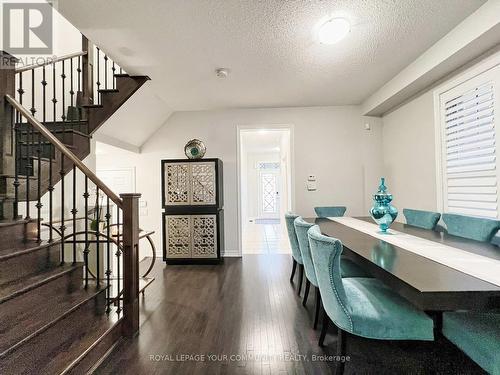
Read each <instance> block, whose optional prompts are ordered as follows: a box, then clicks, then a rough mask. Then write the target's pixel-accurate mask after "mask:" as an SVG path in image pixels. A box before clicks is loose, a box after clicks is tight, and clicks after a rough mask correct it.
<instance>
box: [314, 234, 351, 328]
mask: <svg viewBox="0 0 500 375" xmlns="http://www.w3.org/2000/svg"><path fill="white" fill-rule="evenodd" d="M307 234H308V236H309V245H310V247H311V255H312V259H313V264H314V269H315V271H316V278H317V280H318V287H319V291H320V293H321V301H322V302H323V307H324V309H325V311H326V312H327V314H328V316H329V317H330V319H331V320H332V321H333V322H334V323H335V325H336V326H337V327H340V328H342V329H343V330H345V331H348V332H352V331H353V327H352V320H351V317H350V314H349V313H350V308H349V304H348V301H347V297H346V294H345V290H344V284H343V283H342V276H341V273H340V256H341V254H342V243H341V242H340V241H339V240H337V239H335V238H332V237H327V236H324V235H322V234H321V231H320V230H319V227H318V226H317V225H314V226H313V227H311V228H310V229H309V231H308V232H307Z"/></svg>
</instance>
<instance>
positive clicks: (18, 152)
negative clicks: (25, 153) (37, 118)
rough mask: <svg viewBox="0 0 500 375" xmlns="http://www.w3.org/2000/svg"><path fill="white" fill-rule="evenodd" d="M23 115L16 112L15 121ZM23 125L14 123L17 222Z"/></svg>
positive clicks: (15, 209)
mask: <svg viewBox="0 0 500 375" xmlns="http://www.w3.org/2000/svg"><path fill="white" fill-rule="evenodd" d="M20 116H21V115H20V114H19V113H18V112H17V110H16V111H15V119H14V120H15V121H16V119H18V118H19V117H20ZM20 126H21V125H20V124H19V122H18V121H16V123H14V136H15V145H16V148H15V150H14V152H15V155H14V156H15V161H14V207H13V211H14V214H13V216H14V217H13V219H14V220H16V219H17V217H18V216H19V185H20V183H19V163H20V160H21V146H20V139H19V127H20Z"/></svg>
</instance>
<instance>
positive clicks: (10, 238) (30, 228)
mask: <svg viewBox="0 0 500 375" xmlns="http://www.w3.org/2000/svg"><path fill="white" fill-rule="evenodd" d="M0 238H1V239H2V240H1V241H0V250H6V249H12V248H16V247H19V246H20V245H22V244H23V243H24V239H25V238H26V239H27V240H35V239H36V223H34V222H33V223H27V224H26V223H19V224H14V225H10V226H8V227H0Z"/></svg>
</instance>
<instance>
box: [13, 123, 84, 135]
mask: <svg viewBox="0 0 500 375" xmlns="http://www.w3.org/2000/svg"><path fill="white" fill-rule="evenodd" d="M45 126H46V127H47V129H49V130H50V131H51V132H53V131H61V130H63V129H66V130H67V129H74V130H78V131H81V132H82V133H85V131H84V130H85V129H86V122H85V121H67V122H65V123H64V125H63V124H62V122H57V123H53V122H48V123H47V124H46V125H45ZM18 129H19V130H20V131H27V130H30V131H31V130H33V127H32V126H31V125H26V124H23V125H20V126H19V128H18ZM35 134H36V133H35Z"/></svg>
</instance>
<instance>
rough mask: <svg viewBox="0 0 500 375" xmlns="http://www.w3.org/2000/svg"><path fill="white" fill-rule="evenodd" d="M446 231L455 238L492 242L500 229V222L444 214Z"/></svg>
mask: <svg viewBox="0 0 500 375" xmlns="http://www.w3.org/2000/svg"><path fill="white" fill-rule="evenodd" d="M443 221H444V222H445V224H446V230H447V231H448V233H449V234H452V235H454V236H458V237H463V238H469V239H471V240H476V241H481V242H491V240H492V239H493V237H494V236H495V234H496V233H497V232H498V230H499V229H500V220H494V219H487V218H482V217H473V216H466V215H458V214H443Z"/></svg>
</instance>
